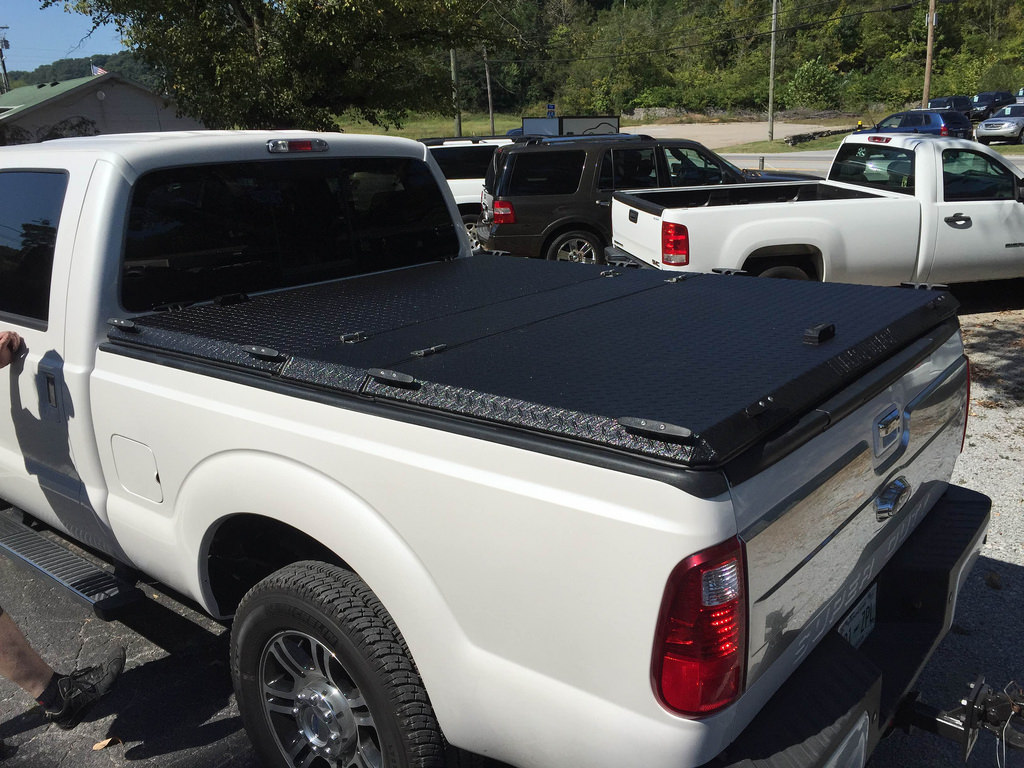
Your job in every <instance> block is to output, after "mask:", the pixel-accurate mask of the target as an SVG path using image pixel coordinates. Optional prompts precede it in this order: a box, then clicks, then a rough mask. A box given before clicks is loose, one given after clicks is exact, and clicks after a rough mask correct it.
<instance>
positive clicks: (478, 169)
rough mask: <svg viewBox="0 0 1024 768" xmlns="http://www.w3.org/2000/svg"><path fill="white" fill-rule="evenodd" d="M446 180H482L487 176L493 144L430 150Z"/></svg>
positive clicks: (492, 153)
mask: <svg viewBox="0 0 1024 768" xmlns="http://www.w3.org/2000/svg"><path fill="white" fill-rule="evenodd" d="M430 152H431V154H433V155H434V159H435V160H436V161H437V164H438V165H439V166H441V173H443V174H444V177H445V178H446V179H482V178H483V177H484V176H485V175H486V174H487V167H488V165H490V162H491V156H492V155H494V145H493V144H481V145H480V146H476V147H437V148H436V149H431V150H430Z"/></svg>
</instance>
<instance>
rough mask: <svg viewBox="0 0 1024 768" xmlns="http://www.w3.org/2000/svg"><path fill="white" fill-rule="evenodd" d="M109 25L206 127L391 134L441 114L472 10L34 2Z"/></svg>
mask: <svg viewBox="0 0 1024 768" xmlns="http://www.w3.org/2000/svg"><path fill="white" fill-rule="evenodd" d="M57 4H62V5H63V6H64V7H65V8H67V9H69V10H73V11H77V12H79V13H83V14H87V15H89V16H90V17H91V18H92V19H93V21H94V22H95V23H97V24H100V23H113V24H115V25H116V26H117V27H118V29H119V30H120V31H121V34H122V36H123V38H124V40H125V43H126V44H127V45H128V46H129V47H130V48H131V49H132V50H133V51H134V53H135V55H136V56H137V57H138V58H139V59H141V60H142V61H143V62H145V63H146V64H148V65H149V66H151V67H152V68H153V69H154V70H155V71H156V72H157V73H158V77H159V80H160V84H161V88H160V90H162V91H164V92H165V93H168V94H170V95H171V96H172V97H173V98H174V100H175V102H176V103H177V105H178V108H179V110H181V111H182V112H183V113H185V114H188V115H191V116H192V117H195V118H197V119H199V120H201V121H203V122H204V123H205V124H206V125H207V126H209V127H211V128H234V127H238V128H292V127H297V128H310V129H331V128H333V127H334V125H335V123H334V117H335V115H338V114H341V113H343V112H345V111H349V110H354V111H356V112H357V113H358V114H359V115H360V116H361V117H362V118H364V119H366V120H368V121H369V122H371V123H374V124H380V125H396V124H398V123H399V122H400V120H401V118H402V116H403V115H404V114H405V113H406V111H408V110H412V109H435V110H436V109H438V108H441V109H444V108H445V107H448V108H450V103H451V85H450V80H449V76H448V73H447V57H446V56H444V55H439V54H443V52H444V51H446V50H447V49H448V48H449V47H451V46H453V45H456V44H457V43H459V42H461V41H462V40H464V39H467V38H469V37H471V36H472V35H473V33H474V30H475V14H474V13H473V11H474V8H475V5H474V4H473V0H360V1H359V2H351V0H41V5H42V6H43V7H46V6H49V5H57Z"/></svg>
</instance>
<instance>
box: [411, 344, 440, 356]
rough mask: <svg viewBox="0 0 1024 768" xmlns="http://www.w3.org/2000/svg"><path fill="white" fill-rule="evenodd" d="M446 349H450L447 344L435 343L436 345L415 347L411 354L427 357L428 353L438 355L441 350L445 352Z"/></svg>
mask: <svg viewBox="0 0 1024 768" xmlns="http://www.w3.org/2000/svg"><path fill="white" fill-rule="evenodd" d="M446 349H448V345H447V344H435V345H434V346H432V347H427V348H426V349H414V350H413V351H412V352H410V353H409V354H410V355H412V356H413V357H427V356H428V355H436V354H438V353H439V352H444V351H445V350H446Z"/></svg>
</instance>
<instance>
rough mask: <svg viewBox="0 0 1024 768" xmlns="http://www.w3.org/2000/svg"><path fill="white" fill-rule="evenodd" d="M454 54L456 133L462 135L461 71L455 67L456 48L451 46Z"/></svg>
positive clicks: (453, 86)
mask: <svg viewBox="0 0 1024 768" xmlns="http://www.w3.org/2000/svg"><path fill="white" fill-rule="evenodd" d="M450 50H451V55H452V106H454V107H455V135H456V136H461V135H462V109H461V108H460V107H459V73H458V71H457V70H456V68H455V49H454V48H451V49H450Z"/></svg>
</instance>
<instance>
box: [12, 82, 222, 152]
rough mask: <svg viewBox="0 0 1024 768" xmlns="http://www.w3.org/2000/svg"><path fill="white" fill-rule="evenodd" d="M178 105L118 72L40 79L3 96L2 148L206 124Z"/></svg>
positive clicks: (189, 128) (177, 129) (181, 128)
mask: <svg viewBox="0 0 1024 768" xmlns="http://www.w3.org/2000/svg"><path fill="white" fill-rule="evenodd" d="M202 127H203V126H202V124H201V123H199V122H197V121H195V120H193V119H191V118H187V117H178V116H177V114H175V109H174V105H173V104H172V103H171V102H169V101H168V100H167V99H165V98H164V97H162V96H160V95H159V94H156V93H153V91H150V90H149V89H148V88H144V87H142V86H141V85H137V84H135V83H132V82H129V81H128V80H125V79H123V78H122V77H120V76H119V75H117V74H116V73H113V72H110V73H104V74H100V75H96V76H90V77H78V78H75V79H73V80H63V81H54V82H52V83H40V84H39V85H26V86H24V87H22V88H14V89H13V90H10V91H8V92H7V93H4V94H0V146H2V145H5V144H29V143H32V142H36V141H45V140H47V139H56V138H62V137H65V136H94V135H96V134H100V133H135V132H149V131H179V130H194V129H197V128H202Z"/></svg>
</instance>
